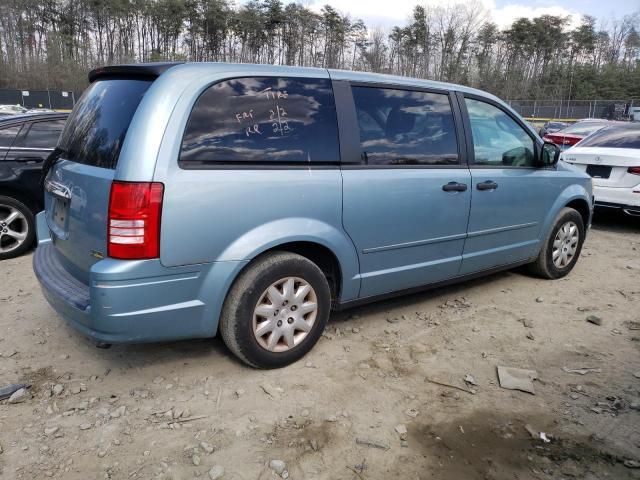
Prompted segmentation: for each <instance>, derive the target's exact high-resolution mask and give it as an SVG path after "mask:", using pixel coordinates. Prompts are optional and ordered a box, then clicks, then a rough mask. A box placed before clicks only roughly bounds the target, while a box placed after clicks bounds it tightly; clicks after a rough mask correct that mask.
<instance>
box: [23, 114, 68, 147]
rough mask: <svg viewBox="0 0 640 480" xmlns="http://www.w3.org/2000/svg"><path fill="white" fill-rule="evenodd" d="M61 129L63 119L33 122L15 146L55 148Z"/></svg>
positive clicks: (62, 127)
mask: <svg viewBox="0 0 640 480" xmlns="http://www.w3.org/2000/svg"><path fill="white" fill-rule="evenodd" d="M63 129H64V120H52V121H48V122H33V123H32V124H31V126H30V127H29V130H28V131H27V133H26V135H24V136H23V137H22V139H21V140H20V142H19V143H20V144H19V145H17V146H19V147H26V148H55V146H56V144H57V143H58V138H59V137H60V134H61V133H62V130H63Z"/></svg>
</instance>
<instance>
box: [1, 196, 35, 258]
mask: <svg viewBox="0 0 640 480" xmlns="http://www.w3.org/2000/svg"><path fill="white" fill-rule="evenodd" d="M9 208H13V209H16V210H18V211H19V212H20V213H21V214H22V216H23V217H24V220H25V222H24V224H23V225H22V226H23V227H24V228H26V234H27V236H26V238H25V239H24V241H22V243H21V244H19V245H17V246H16V247H15V248H13V249H11V250H9V251H7V252H2V251H0V260H6V259H8V258H15V257H18V256H20V255H22V254H23V253H25V252H26V251H27V250H29V249H30V248H31V247H32V246H33V243H34V242H35V239H36V222H35V218H34V216H33V212H32V211H31V209H30V208H29V207H27V206H26V205H25V204H24V203H22V202H21V201H19V200H16V199H15V198H12V197H5V196H3V195H0V234H2V233H3V231H5V230H8V228H7V227H8V226H9V225H4V224H3V220H4V219H5V218H6V212H7V211H8V209H9ZM8 240H10V239H9V238H8V237H7V238H5V236H4V235H2V236H0V246H1V245H4V246H5V247H8V246H9V243H8Z"/></svg>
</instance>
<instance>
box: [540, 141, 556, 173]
mask: <svg viewBox="0 0 640 480" xmlns="http://www.w3.org/2000/svg"><path fill="white" fill-rule="evenodd" d="M559 158H560V147H558V146H557V145H556V144H555V143H551V142H544V143H543V144H542V151H541V153H540V165H542V166H543V167H553V166H554V165H555V164H556V163H558V159H559Z"/></svg>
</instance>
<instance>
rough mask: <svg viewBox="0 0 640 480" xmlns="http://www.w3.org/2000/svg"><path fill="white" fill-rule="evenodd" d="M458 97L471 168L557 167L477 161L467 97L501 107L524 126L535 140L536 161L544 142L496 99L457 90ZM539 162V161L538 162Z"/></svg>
mask: <svg viewBox="0 0 640 480" xmlns="http://www.w3.org/2000/svg"><path fill="white" fill-rule="evenodd" d="M457 97H458V103H459V105H460V110H461V111H462V116H463V123H464V128H465V134H466V145H467V151H468V152H469V157H468V158H469V168H473V169H478V170H480V169H520V170H523V169H524V170H555V169H556V167H555V166H553V167H551V166H547V165H538V164H536V165H531V166H524V167H521V166H517V165H478V164H476V163H475V160H476V159H475V150H474V148H473V134H472V132H471V119H470V117H469V111H468V110H467V104H466V103H465V99H467V98H468V99H470V100H477V101H479V102H484V103H487V104H489V105H491V106H493V107H496V108H497V109H499V110H500V111H502V112H503V113H505V114H506V115H508V116H509V117H510V118H511V119H512V120H513V121H514V122H516V124H518V125H519V126H520V128H522V130H524V132H525V133H526V134H527V135H528V136H529V137H530V138H531V140H532V141H533V149H534V151H533V155H534V161H536V159H537V158H538V157H539V155H540V150H541V149H542V142H541V141H540V139H539V138H538V137H536V136H534V135H533V134H532V133H531V131H530V130H529V128H528V127H527V126H526V125H525V124H524V122H522V120H520V119H519V118H518V117H516V116H515V115H514V114H513V112H510V111H509V110H506V109H505V108H504V106H503V105H501V104H500V103H498V102H496V101H495V100H493V99H491V98H488V97H483V96H482V95H476V94H473V93H467V92H460V91H459V92H457ZM536 163H537V162H536Z"/></svg>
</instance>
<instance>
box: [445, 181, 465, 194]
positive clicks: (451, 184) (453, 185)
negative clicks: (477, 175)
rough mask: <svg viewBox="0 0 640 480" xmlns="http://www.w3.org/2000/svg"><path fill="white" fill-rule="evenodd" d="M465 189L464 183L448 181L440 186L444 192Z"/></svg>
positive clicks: (462, 190)
mask: <svg viewBox="0 0 640 480" xmlns="http://www.w3.org/2000/svg"><path fill="white" fill-rule="evenodd" d="M466 189H467V184H466V183H458V182H449V183H447V184H445V185H443V186H442V190H444V191H445V192H464V191H465V190H466Z"/></svg>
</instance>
